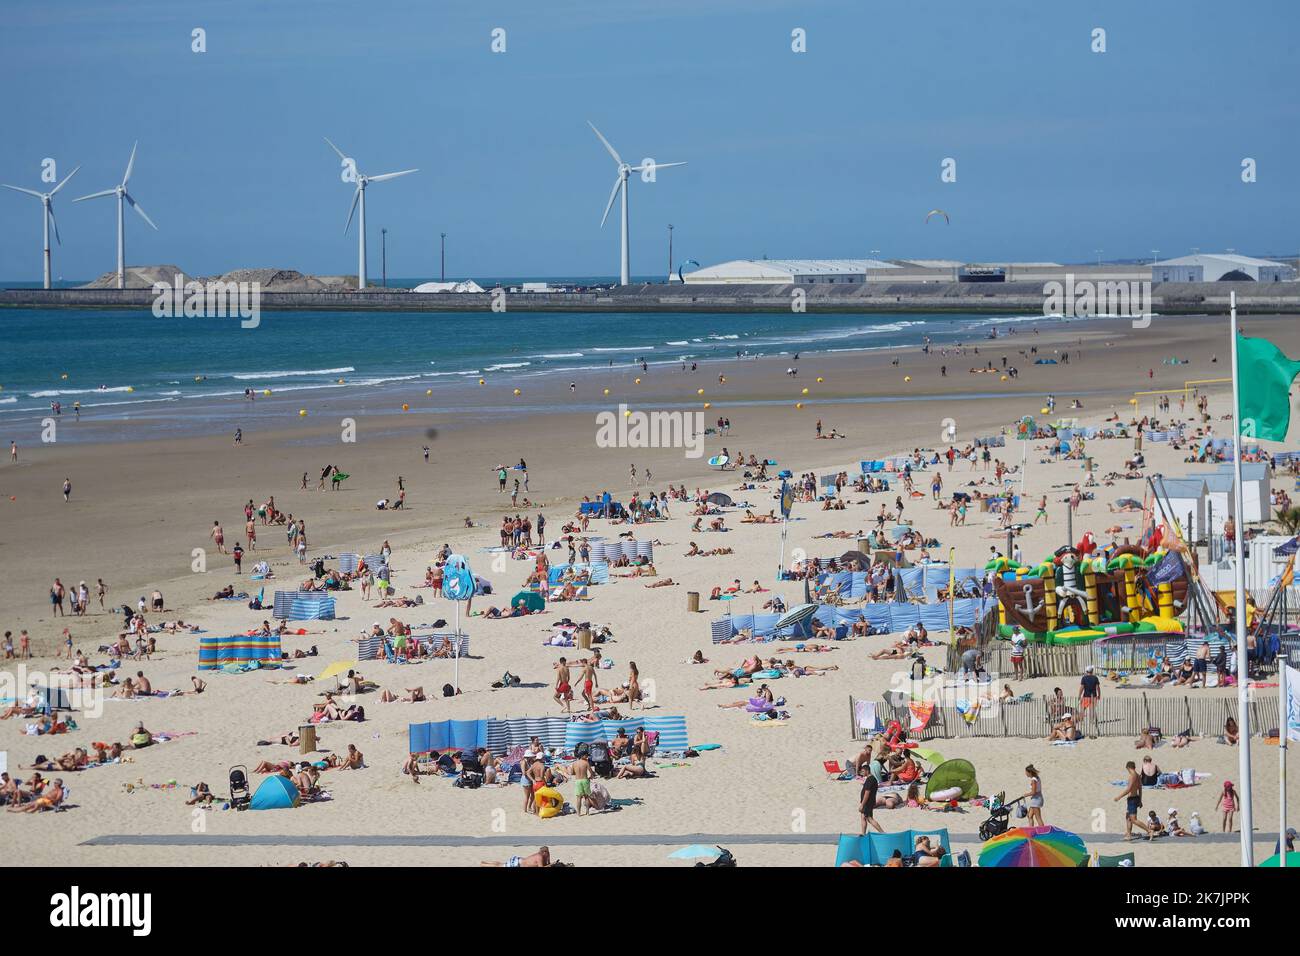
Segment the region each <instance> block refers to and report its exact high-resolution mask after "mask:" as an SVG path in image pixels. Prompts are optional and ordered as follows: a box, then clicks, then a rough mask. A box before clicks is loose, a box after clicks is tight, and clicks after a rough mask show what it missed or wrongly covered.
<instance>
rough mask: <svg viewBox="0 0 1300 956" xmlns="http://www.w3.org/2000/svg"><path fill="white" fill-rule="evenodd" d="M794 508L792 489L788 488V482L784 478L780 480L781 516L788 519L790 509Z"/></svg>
mask: <svg viewBox="0 0 1300 956" xmlns="http://www.w3.org/2000/svg"><path fill="white" fill-rule="evenodd" d="M792 508H794V491H793V490H791V488H790V483H789V482H788V481H786V480H785V479H782V480H781V517H782V518H786V519H789V517H790V511H791V509H792Z"/></svg>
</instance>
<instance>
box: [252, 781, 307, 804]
mask: <svg viewBox="0 0 1300 956" xmlns="http://www.w3.org/2000/svg"><path fill="white" fill-rule="evenodd" d="M297 805H298V788H297V787H295V786H294V785H293V781H292V780H290V779H289V778H287V777H281V776H280V775H278V774H277V775H276V776H274V777H267V778H266V779H265V780H263V781H262V782H261V783H260V784H258V786H257V792H256V793H254V794H253V802H252V803H250V804H249V805H248V809H250V810H290V809H292V808H294V807H296V806H297Z"/></svg>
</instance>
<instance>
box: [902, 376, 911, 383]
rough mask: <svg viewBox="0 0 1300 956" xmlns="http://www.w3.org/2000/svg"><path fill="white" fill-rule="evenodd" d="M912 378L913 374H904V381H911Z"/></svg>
mask: <svg viewBox="0 0 1300 956" xmlns="http://www.w3.org/2000/svg"><path fill="white" fill-rule="evenodd" d="M911 380H912V376H910V375H904V376H903V381H904V382H910V381H911Z"/></svg>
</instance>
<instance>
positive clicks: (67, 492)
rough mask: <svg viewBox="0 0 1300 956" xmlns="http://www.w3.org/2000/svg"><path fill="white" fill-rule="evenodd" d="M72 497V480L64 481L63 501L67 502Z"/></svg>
mask: <svg viewBox="0 0 1300 956" xmlns="http://www.w3.org/2000/svg"><path fill="white" fill-rule="evenodd" d="M71 496H72V479H71V478H64V479H63V500H64V501H67V500H68V499H69V498H70V497H71Z"/></svg>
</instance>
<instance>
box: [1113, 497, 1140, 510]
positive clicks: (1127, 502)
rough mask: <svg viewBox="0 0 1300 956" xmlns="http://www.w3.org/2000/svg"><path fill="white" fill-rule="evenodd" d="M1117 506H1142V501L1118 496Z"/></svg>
mask: <svg viewBox="0 0 1300 956" xmlns="http://www.w3.org/2000/svg"><path fill="white" fill-rule="evenodd" d="M1115 507H1116V508H1141V507H1142V502H1140V501H1138V500H1137V499H1136V498H1116V499H1115Z"/></svg>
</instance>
